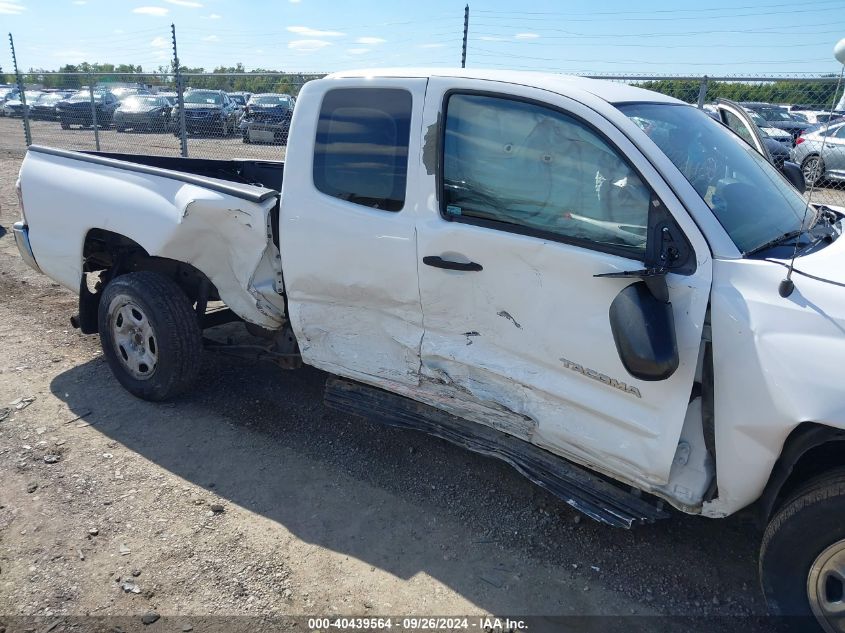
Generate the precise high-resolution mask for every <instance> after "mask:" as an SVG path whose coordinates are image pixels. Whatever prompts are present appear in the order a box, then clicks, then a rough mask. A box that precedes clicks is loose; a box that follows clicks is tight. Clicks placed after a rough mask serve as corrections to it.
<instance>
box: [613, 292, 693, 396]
mask: <svg viewBox="0 0 845 633" xmlns="http://www.w3.org/2000/svg"><path fill="white" fill-rule="evenodd" d="M610 329H611V331H612V332H613V341H614V342H615V343H616V351H617V352H618V353H619V359H620V360H621V361H622V364H623V365H624V366H625V369H626V370H627V371H628V373H629V374H631V376H633V377H634V378H639V379H640V380H648V381H655V380H665V379H667V378H669V377H670V376H671V375H672V374H674V373H675V370H676V369H678V365H679V364H680V358H679V355H678V341H677V339H676V336H675V318H674V316H673V314H672V304H671V303H667V302H664V301H661V300H660V299H658V298H656V297H655V296H654V293H653V292H652V291H651V289H649V288H648V286H647V285H646V281H638V282H636V283H633V284H631V285H630V286H627V287H626V288H624V289H623V290H622V292H620V293H619V294H618V295H616V298H615V299H614V300H613V303H611V304H610Z"/></svg>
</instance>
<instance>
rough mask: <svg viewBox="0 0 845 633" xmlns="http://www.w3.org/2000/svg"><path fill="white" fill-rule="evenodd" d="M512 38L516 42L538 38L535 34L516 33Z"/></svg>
mask: <svg viewBox="0 0 845 633" xmlns="http://www.w3.org/2000/svg"><path fill="white" fill-rule="evenodd" d="M514 37H515V38H516V39H518V40H536V39H537V38H538V37H540V36H539V35H537V34H536V33H517V34H516V35H514Z"/></svg>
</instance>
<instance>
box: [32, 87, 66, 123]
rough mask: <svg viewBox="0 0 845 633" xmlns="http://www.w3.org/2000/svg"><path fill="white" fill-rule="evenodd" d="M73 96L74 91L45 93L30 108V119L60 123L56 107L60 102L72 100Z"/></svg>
mask: <svg viewBox="0 0 845 633" xmlns="http://www.w3.org/2000/svg"><path fill="white" fill-rule="evenodd" d="M73 94H74V91H73V90H64V91H61V90H60V91H56V92H45V93H44V94H42V95H40V96H39V97H38V98H37V99H36V100H35V101H34V102H33V103H32V105H31V106H30V108H29V116H30V118H32V119H40V120H42V121H58V120H59V114H58V112H57V111H56V106H57V105H58V104H59V103H60V102H62V101H65V100H67V99H68V98H70V97H71V96H72V95H73Z"/></svg>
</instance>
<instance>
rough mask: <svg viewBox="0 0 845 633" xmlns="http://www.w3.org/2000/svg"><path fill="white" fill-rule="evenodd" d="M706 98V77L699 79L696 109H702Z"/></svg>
mask: <svg viewBox="0 0 845 633" xmlns="http://www.w3.org/2000/svg"><path fill="white" fill-rule="evenodd" d="M706 97H707V75H704V77H702V78H701V86H700V87H699V88H698V109H699V110H703V109H704V99H705V98H706Z"/></svg>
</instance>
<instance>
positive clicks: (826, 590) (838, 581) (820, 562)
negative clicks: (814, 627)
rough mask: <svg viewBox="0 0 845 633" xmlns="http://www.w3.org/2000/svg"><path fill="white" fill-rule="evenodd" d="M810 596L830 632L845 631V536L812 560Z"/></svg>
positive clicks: (827, 630) (809, 584)
mask: <svg viewBox="0 0 845 633" xmlns="http://www.w3.org/2000/svg"><path fill="white" fill-rule="evenodd" d="M807 598H808V599H809V601H810V609H812V611H813V615H815V616H816V619H817V620H818V622H819V624H820V625H821V626H822V628H823V629H824V630H825V631H826V632H827V633H845V539H843V540H841V541H839V542H837V543H834V544H833V545H831V546H830V547H828V548H827V549H825V550H824V551H823V552H822V553H821V554H819V555H818V556H817V557H816V560H815V561H813V564H812V566H811V567H810V573H809V574H808V576H807Z"/></svg>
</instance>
